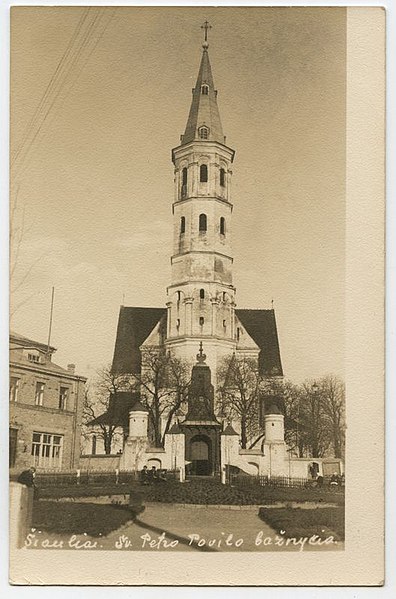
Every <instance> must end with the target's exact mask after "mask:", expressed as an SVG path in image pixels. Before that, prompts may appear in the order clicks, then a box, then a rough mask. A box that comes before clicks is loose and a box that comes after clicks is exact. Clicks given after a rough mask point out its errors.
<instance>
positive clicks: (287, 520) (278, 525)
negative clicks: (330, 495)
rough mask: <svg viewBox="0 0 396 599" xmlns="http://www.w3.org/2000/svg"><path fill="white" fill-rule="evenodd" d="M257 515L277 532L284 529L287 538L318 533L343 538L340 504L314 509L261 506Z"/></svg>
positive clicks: (342, 518) (342, 516)
mask: <svg viewBox="0 0 396 599" xmlns="http://www.w3.org/2000/svg"><path fill="white" fill-rule="evenodd" d="M259 516H260V518H261V519H262V520H264V522H266V523H267V524H269V525H270V526H272V528H274V529H275V530H276V531H277V532H278V533H279V531H280V530H284V531H285V535H284V536H285V537H288V538H290V537H296V538H300V537H310V536H311V535H319V536H320V537H321V538H322V539H323V538H325V537H328V536H330V535H333V536H334V538H335V540H337V541H343V540H344V539H345V513H344V508H343V507H342V506H339V507H323V508H322V507H318V508H314V509H303V508H261V509H260V511H259ZM322 531H324V532H322Z"/></svg>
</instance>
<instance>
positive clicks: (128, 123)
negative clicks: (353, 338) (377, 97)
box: [11, 7, 346, 382]
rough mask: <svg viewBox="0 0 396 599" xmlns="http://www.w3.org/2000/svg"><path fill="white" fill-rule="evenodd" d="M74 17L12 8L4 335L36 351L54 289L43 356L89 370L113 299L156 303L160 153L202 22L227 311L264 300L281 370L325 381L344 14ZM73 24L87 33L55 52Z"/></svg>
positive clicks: (340, 315)
mask: <svg viewBox="0 0 396 599" xmlns="http://www.w3.org/2000/svg"><path fill="white" fill-rule="evenodd" d="M84 11H86V12H84ZM90 11H91V12H89V11H87V9H85V8H83V7H62V8H60V7H55V8H49V7H31V8H27V7H18V8H14V9H13V10H12V17H11V19H12V23H11V26H12V30H11V156H12V157H15V156H16V158H15V162H14V163H13V185H12V190H11V201H12V202H13V205H16V209H15V211H14V212H12V214H13V216H14V219H13V220H14V233H13V235H12V237H11V238H12V239H13V238H14V253H13V254H12V265H13V264H15V275H14V277H13V283H12V287H13V288H14V293H13V294H12V298H11V304H12V309H13V312H14V313H13V315H12V319H11V328H12V329H13V330H15V331H17V332H19V333H21V334H23V335H25V336H27V337H31V338H33V339H36V340H39V341H46V340H47V336H48V322H49V313H50V302H51V288H52V286H54V287H55V303H54V314H53V326H52V335H51V344H52V345H54V346H55V347H57V348H58V351H57V353H56V354H55V357H54V361H55V362H57V363H58V364H60V365H63V366H65V365H66V364H68V363H70V362H73V363H75V364H76V365H77V372H78V373H79V374H81V375H85V376H91V375H93V374H94V372H95V370H96V369H98V368H99V367H100V366H101V365H103V364H106V363H108V362H110V361H111V359H112V354H113V349H114V341H115V334H116V327H117V320H118V313H119V307H120V305H121V304H124V305H130V306H156V307H162V306H164V305H165V301H166V286H167V285H168V284H169V282H170V255H171V247H172V212H171V205H172V201H173V165H172V162H171V148H172V147H175V146H177V145H178V143H179V139H180V134H181V133H183V131H184V128H185V124H186V120H187V116H188V111H189V107H190V102H191V88H192V87H193V86H194V83H195V79H196V76H197V72H198V66H199V62H200V57H201V52H202V49H201V44H202V31H201V29H200V26H201V24H202V23H203V22H204V21H205V19H208V20H209V22H210V23H211V25H212V29H211V30H210V32H209V54H210V60H211V64H212V70H213V75H214V81H215V85H216V88H217V89H218V104H219V110H220V116H221V119H222V124H223V130H224V133H225V135H226V136H227V145H229V146H231V147H232V148H233V149H235V150H236V156H235V161H234V166H233V180H232V202H233V204H234V212H233V225H232V226H233V255H234V284H235V286H236V288H237V306H238V307H239V308H270V307H271V300H272V299H273V300H274V308H275V312H276V319H277V324H278V334H279V341H280V349H281V356H282V362H283V369H284V372H285V375H286V377H287V378H290V379H292V380H294V381H296V382H299V381H301V380H303V379H305V378H318V377H320V376H322V375H324V374H328V373H334V374H338V375H341V376H342V374H343V367H344V363H343V362H344V299H345V298H344V293H345V278H344V277H345V269H344V263H345V247H344V245H345V143H346V126H345V92H346V89H345V75H346V70H345V66H346V61H345V42H346V23H345V9H342V8H334V7H333V8H264V7H261V8H260V7H259V8H252V7H246V8H241V7H232V8H231V7H227V8H215V7H205V8H192V7H187V8H178V7H147V8H140V7H139V8H138V7H125V8H107V9H101V11H99V9H90ZM92 11H93V12H92ZM95 11H96V12H95ZM84 15H85V16H84ZM83 18H85V21H83V25H81V22H82V21H81V20H82V19H83ZM89 23H92V28H91V30H90V32H91V38H90V37H89V35H87V36H86V37H85V38H84V39H83V44H82V45H81V49H80V51H79V53H78V54H77V53H75V54H72V53H69V54H67V55H66V57H65V56H64V55H65V51H67V48H68V45H69V44H70V40H73V39H74V40H76V39H77V40H78V39H79V37H78V36H79V35H80V36H81V35H82V33H83V32H84V26H85V27H87V29H86V31H88V26H89ZM79 27H80V29H79ZM62 57H63V58H62ZM35 127H36V128H35ZM29 135H30V137H29ZM22 222H23V227H22V230H23V234H22V235H19V231H21V223H22ZM19 239H20V241H17V240H19ZM16 248H17V249H18V252H17V254H18V255H17V257H16V259H15V249H16Z"/></svg>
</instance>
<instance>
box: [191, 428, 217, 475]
mask: <svg viewBox="0 0 396 599" xmlns="http://www.w3.org/2000/svg"><path fill="white" fill-rule="evenodd" d="M190 460H191V474H193V475H195V476H210V475H211V474H212V470H213V467H212V460H211V441H210V439H209V437H207V436H206V435H196V436H195V437H193V438H192V439H191V441H190Z"/></svg>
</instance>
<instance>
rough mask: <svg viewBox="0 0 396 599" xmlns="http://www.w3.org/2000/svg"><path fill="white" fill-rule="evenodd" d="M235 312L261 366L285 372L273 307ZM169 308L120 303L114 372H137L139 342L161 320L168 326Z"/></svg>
mask: <svg viewBox="0 0 396 599" xmlns="http://www.w3.org/2000/svg"><path fill="white" fill-rule="evenodd" d="M235 312H236V316H237V317H238V318H239V320H240V321H241V324H242V325H243V326H244V327H245V329H246V331H247V333H248V334H249V335H250V336H251V337H252V339H253V340H254V341H255V343H257V345H258V346H259V348H260V353H259V369H260V372H261V373H262V374H264V375H267V376H282V375H283V371H282V362H281V357H280V351H279V341H278V332H277V328H276V320H275V312H274V310H236V311H235ZM166 319H167V311H166V308H130V307H124V306H121V309H120V315H119V320H118V327H117V337H116V342H115V348H114V357H113V366H112V369H113V371H114V372H118V373H120V374H124V373H138V372H140V367H141V355H140V350H139V348H140V346H141V345H142V343H143V342H144V341H145V340H146V339H147V337H148V336H149V335H150V333H151V331H152V330H153V329H154V327H155V326H156V325H157V324H158V322H159V321H160V320H162V323H161V324H162V326H163V327H164V329H165V330H166V328H165V327H166Z"/></svg>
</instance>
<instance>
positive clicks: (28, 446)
mask: <svg viewBox="0 0 396 599" xmlns="http://www.w3.org/2000/svg"><path fill="white" fill-rule="evenodd" d="M10 376H12V377H17V378H18V392H17V398H16V401H10V436H13V437H14V439H13V441H14V443H15V460H14V463H13V464H11V469H12V470H13V471H20V470H23V469H25V468H27V467H29V466H31V465H34V464H35V463H36V466H37V467H38V468H45V467H46V466H44V462H48V460H46V459H43V456H42V455H40V461H41V462H42V464H41V465H40V464H37V461H38V456H34V455H32V444H33V433H39V434H41V435H43V434H49V435H52V436H53V435H56V436H60V437H61V438H62V448H61V458H60V465H59V466H58V465H57V466H56V467H57V468H58V469H69V468H76V467H78V463H79V456H80V435H81V418H82V408H83V400H84V384H85V379H80V378H79V377H72V376H68V375H67V372H66V371H65V373H64V374H63V373H53V372H50V371H45V369H43V368H42V369H37V370H36V371H35V370H33V369H26V368H24V367H22V366H18V365H11V368H10ZM37 382H43V383H44V384H45V387H44V394H43V405H40V406H39V405H35V391H36V383H37ZM60 387H65V388H68V389H69V395H68V400H67V405H66V409H60V408H59V394H60ZM41 438H42V437H41ZM10 447H11V441H10ZM53 451H56V450H53V449H52V447H51V449H50V453H51V454H52V452H53ZM41 453H42V452H41V451H40V454H41Z"/></svg>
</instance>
